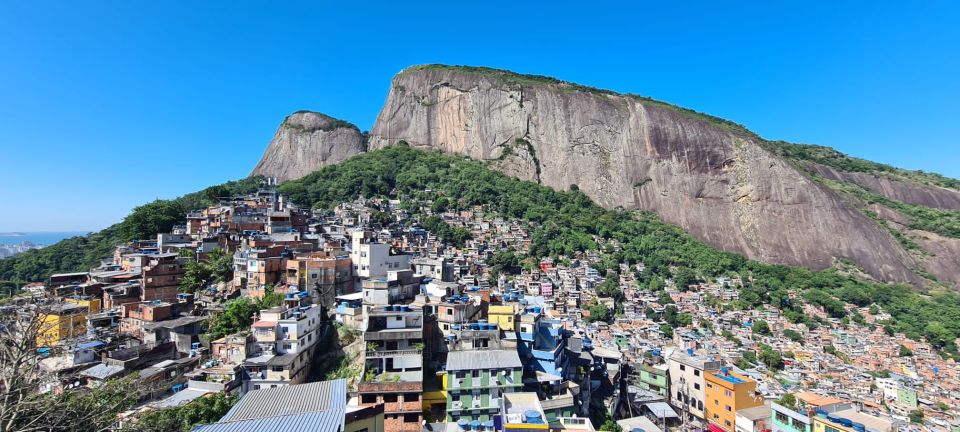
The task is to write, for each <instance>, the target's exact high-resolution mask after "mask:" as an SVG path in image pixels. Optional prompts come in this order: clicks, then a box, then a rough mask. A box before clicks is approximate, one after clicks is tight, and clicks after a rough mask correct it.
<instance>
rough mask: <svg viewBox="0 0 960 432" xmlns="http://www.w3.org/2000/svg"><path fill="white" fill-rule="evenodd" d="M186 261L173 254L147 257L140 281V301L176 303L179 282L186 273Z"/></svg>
mask: <svg viewBox="0 0 960 432" xmlns="http://www.w3.org/2000/svg"><path fill="white" fill-rule="evenodd" d="M186 260H187V259H186V258H181V257H179V256H177V254H173V253H165V254H155V255H149V260H148V261H147V265H146V266H144V267H143V270H142V274H143V276H142V278H141V279H140V282H141V289H140V301H151V300H160V301H164V302H175V301H177V293H178V292H179V289H180V280H181V279H182V278H183V274H184V273H185V272H186Z"/></svg>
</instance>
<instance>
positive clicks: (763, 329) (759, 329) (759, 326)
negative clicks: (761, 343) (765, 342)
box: [753, 320, 770, 336]
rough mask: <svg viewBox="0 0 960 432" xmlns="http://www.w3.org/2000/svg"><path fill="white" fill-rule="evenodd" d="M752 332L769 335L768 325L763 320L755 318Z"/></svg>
mask: <svg viewBox="0 0 960 432" xmlns="http://www.w3.org/2000/svg"><path fill="white" fill-rule="evenodd" d="M753 334H760V335H764V336H770V325H769V324H767V322H766V321H764V320H757V321H755V322H754V323H753Z"/></svg>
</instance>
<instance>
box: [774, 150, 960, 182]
mask: <svg viewBox="0 0 960 432" xmlns="http://www.w3.org/2000/svg"><path fill="white" fill-rule="evenodd" d="M763 144H764V146H765V147H766V148H767V149H768V150H770V151H772V152H773V153H776V154H778V155H780V156H783V157H785V158H787V159H789V160H795V161H806V162H815V163H818V164H820V165H824V166H828V167H830V168H834V169H836V170H839V171H846V172H862V173H869V174H884V175H891V176H893V177H899V178H900V179H906V180H912V181H914V182H917V183H921V184H926V185H931V186H939V187H944V188H948V189H954V190H960V180H957V179H953V178H950V177H946V176H943V175H940V174H937V173H928V172H925V171H911V170H905V169H901V168H897V167H894V166H890V165H886V164H881V163H877V162H872V161H868V160H866V159H860V158H855V157H851V156H847V155H845V154H843V153H840V152H839V151H837V150H834V149H832V148H830V147H825V146H818V145H811V144H794V143H788V142H786V141H764V142H763Z"/></svg>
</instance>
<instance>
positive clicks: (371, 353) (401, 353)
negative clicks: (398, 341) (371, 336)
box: [367, 349, 421, 359]
mask: <svg viewBox="0 0 960 432" xmlns="http://www.w3.org/2000/svg"><path fill="white" fill-rule="evenodd" d="M420 354H421V351H420V350H415V349H411V350H393V351H367V358H368V359H371V358H387V357H399V356H408V355H413V356H418V355H420Z"/></svg>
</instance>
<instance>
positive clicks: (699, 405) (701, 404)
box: [697, 401, 703, 411]
mask: <svg viewBox="0 0 960 432" xmlns="http://www.w3.org/2000/svg"><path fill="white" fill-rule="evenodd" d="M697 409H698V410H700V411H703V401H699V402H697Z"/></svg>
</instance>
